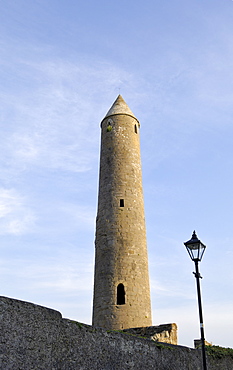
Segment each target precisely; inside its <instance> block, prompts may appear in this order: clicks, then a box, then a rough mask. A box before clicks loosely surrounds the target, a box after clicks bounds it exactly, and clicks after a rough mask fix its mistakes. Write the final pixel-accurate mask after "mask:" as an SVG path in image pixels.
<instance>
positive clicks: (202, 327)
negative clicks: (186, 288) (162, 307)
mask: <svg viewBox="0 0 233 370" xmlns="http://www.w3.org/2000/svg"><path fill="white" fill-rule="evenodd" d="M194 262H195V268H196V271H195V272H194V275H195V278H196V282H197V298H198V308H199V318H200V331H201V347H202V360H203V370H207V365H206V353H205V335H204V324H203V315H202V304H201V288H200V279H202V277H201V275H200V272H199V269H198V260H197V259H196V260H194Z"/></svg>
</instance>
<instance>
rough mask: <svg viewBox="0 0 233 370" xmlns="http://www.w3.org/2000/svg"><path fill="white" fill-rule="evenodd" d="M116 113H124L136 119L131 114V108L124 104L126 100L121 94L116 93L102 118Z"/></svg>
mask: <svg viewBox="0 0 233 370" xmlns="http://www.w3.org/2000/svg"><path fill="white" fill-rule="evenodd" d="M116 114H126V115H128V116H131V117H134V118H135V119H136V120H137V121H138V119H137V118H136V117H135V115H134V114H133V112H132V111H131V109H130V108H129V107H128V105H127V104H126V102H125V101H124V99H123V98H122V96H121V95H118V97H117V98H116V100H115V101H114V103H113V105H112V106H111V108H110V109H109V111H108V112H107V114H106V116H105V117H104V119H105V118H107V117H109V116H113V115H116Z"/></svg>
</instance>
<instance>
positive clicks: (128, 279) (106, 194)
mask: <svg viewBox="0 0 233 370" xmlns="http://www.w3.org/2000/svg"><path fill="white" fill-rule="evenodd" d="M139 127H140V124H139V121H138V120H137V118H136V117H135V116H134V114H133V113H132V111H131V110H130V109H129V107H128V106H127V104H126V103H125V101H124V100H123V98H122V97H121V95H119V96H118V98H117V99H116V101H115V102H114V104H113V105H112V107H111V108H110V110H109V111H108V113H107V114H106V116H105V118H104V119H103V121H102V122H101V129H102V135H101V155H100V178H99V197H98V212H97V219H96V240H95V247H96V249H95V278H94V279H95V280H94V301H93V325H94V326H99V327H103V328H108V329H127V328H135V327H145V326H151V325H152V323H151V305H150V287H149V274H148V258H147V245H146V227H145V216H144V202H143V190H142V173H141V159H140V141H139Z"/></svg>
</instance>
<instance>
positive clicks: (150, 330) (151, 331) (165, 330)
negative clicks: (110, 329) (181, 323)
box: [123, 323, 178, 345]
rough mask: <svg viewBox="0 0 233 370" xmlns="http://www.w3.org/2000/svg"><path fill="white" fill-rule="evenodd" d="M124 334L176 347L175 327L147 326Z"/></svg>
mask: <svg viewBox="0 0 233 370" xmlns="http://www.w3.org/2000/svg"><path fill="white" fill-rule="evenodd" d="M123 331H124V332H126V333H130V334H134V335H139V336H142V337H146V338H150V339H152V340H154V341H155V342H163V343H169V344H175V345H177V342H178V339H177V325H176V324H174V323H173V324H162V325H158V326H147V327H142V328H130V329H124V330H123Z"/></svg>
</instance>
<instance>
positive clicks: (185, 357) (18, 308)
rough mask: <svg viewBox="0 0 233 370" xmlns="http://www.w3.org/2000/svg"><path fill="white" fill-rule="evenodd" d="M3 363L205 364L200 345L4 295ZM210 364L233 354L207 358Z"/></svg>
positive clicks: (178, 367)
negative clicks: (84, 320)
mask: <svg viewBox="0 0 233 370" xmlns="http://www.w3.org/2000/svg"><path fill="white" fill-rule="evenodd" d="M0 333H1V335H0V369H3V370H34V369H37V370H130V369H134V370H142V369H147V370H150V369H155V370H201V369H202V362H201V351H200V350H194V349H189V348H186V347H181V346H174V345H169V344H165V343H164V344H162V343H156V342H153V341H152V340H149V339H143V338H138V337H136V336H134V335H130V334H127V333H120V332H114V331H107V330H104V329H100V328H94V327H91V326H89V325H84V324H80V323H77V322H74V321H71V320H68V319H62V317H61V314H60V313H59V312H57V311H54V310H51V309H48V308H45V307H41V306H37V305H34V304H32V303H27V302H22V301H18V300H15V299H10V298H6V297H0ZM207 360H208V366H209V367H208V370H217V369H218V370H219V369H221V370H230V369H233V360H232V359H231V358H229V357H225V358H222V359H216V360H214V359H213V358H208V359H207Z"/></svg>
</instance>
